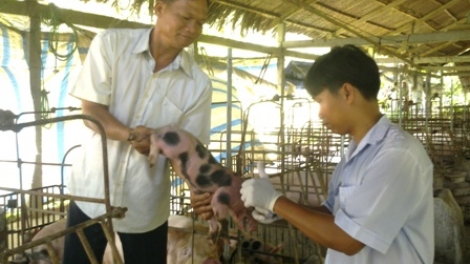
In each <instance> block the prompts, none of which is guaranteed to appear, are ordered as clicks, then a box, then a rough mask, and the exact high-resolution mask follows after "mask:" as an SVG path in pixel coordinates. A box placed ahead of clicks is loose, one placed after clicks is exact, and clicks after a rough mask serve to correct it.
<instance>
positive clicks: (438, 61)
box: [375, 56, 470, 64]
mask: <svg viewBox="0 0 470 264" xmlns="http://www.w3.org/2000/svg"><path fill="white" fill-rule="evenodd" d="M375 61H377V62H378V63H403V61H402V60H400V59H398V58H376V59H375ZM413 62H414V63H415V64H447V63H451V62H470V56H449V57H427V58H415V59H413Z"/></svg>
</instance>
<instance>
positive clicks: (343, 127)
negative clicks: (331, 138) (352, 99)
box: [313, 89, 348, 135]
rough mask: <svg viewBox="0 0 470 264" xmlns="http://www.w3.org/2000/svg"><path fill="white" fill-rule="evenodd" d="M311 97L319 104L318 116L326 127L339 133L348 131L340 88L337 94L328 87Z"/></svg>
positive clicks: (344, 102) (344, 101) (342, 133)
mask: <svg viewBox="0 0 470 264" xmlns="http://www.w3.org/2000/svg"><path fill="white" fill-rule="evenodd" d="M313 99H314V100H315V101H316V102H317V103H318V104H319V106H320V107H319V112H318V117H319V118H320V119H321V120H322V121H323V124H324V125H325V126H326V127H327V128H328V129H331V131H332V132H333V133H338V134H341V135H344V134H346V133H348V125H347V124H348V120H347V117H346V116H347V111H346V106H347V104H346V100H345V99H344V98H343V97H342V96H341V90H340V91H339V92H338V93H337V94H332V93H331V92H330V91H329V90H328V89H324V90H323V91H322V92H321V93H320V94H318V95H317V96H315V97H314V98H313Z"/></svg>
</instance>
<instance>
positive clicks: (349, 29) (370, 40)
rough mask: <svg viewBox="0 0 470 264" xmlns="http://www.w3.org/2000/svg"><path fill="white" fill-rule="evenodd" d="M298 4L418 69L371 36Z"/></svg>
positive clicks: (310, 7)
mask: <svg viewBox="0 0 470 264" xmlns="http://www.w3.org/2000/svg"><path fill="white" fill-rule="evenodd" d="M283 1H292V0H283ZM300 4H301V5H302V7H303V8H304V9H305V10H306V11H308V12H310V13H312V14H315V15H317V16H319V17H321V18H323V19H325V20H326V21H328V22H330V23H333V24H334V25H337V26H340V27H343V28H345V29H346V30H348V31H349V32H351V33H353V34H355V35H356V36H358V37H360V38H362V39H364V40H366V41H367V42H369V43H371V44H372V45H373V46H374V47H377V48H379V49H380V50H382V51H383V52H384V53H386V54H387V55H390V56H394V57H397V58H400V59H401V60H402V61H404V62H406V63H408V64H409V65H410V66H413V67H416V68H419V65H416V64H414V62H413V61H412V60H410V59H409V58H407V57H405V56H403V55H401V54H400V53H398V52H396V51H395V50H393V49H391V48H388V47H386V46H382V44H381V43H379V42H376V41H375V40H374V39H372V38H371V36H365V35H364V34H362V33H360V32H359V31H357V30H356V29H353V28H352V27H350V26H348V25H346V24H345V23H343V22H341V21H339V20H337V19H335V18H333V17H331V16H330V15H328V14H325V13H324V12H322V11H320V10H318V9H316V8H313V7H312V6H310V5H307V4H304V3H302V2H300Z"/></svg>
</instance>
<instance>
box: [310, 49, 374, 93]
mask: <svg viewBox="0 0 470 264" xmlns="http://www.w3.org/2000/svg"><path fill="white" fill-rule="evenodd" d="M345 83H350V84H351V85H353V86H354V87H356V88H357V89H358V90H359V91H360V93H361V94H362V96H364V98H365V99H366V100H375V99H377V94H378V93H379V89H380V73H379V67H378V66H377V63H376V62H375V61H374V59H372V58H371V57H370V56H369V55H367V54H366V53H365V52H364V51H363V50H361V49H359V48H358V47H356V46H354V45H345V46H342V47H333V49H331V51H330V52H329V53H327V54H324V55H322V56H320V57H318V58H317V59H316V60H315V62H314V63H313V65H312V66H311V67H310V70H309V71H308V73H307V76H306V77H305V88H306V89H307V91H308V93H309V94H310V95H311V96H312V97H315V96H317V95H318V94H320V93H321V92H322V91H323V90H325V89H328V90H329V91H330V92H331V93H333V94H336V93H337V92H338V90H339V89H340V88H341V87H342V86H343V85H344V84H345Z"/></svg>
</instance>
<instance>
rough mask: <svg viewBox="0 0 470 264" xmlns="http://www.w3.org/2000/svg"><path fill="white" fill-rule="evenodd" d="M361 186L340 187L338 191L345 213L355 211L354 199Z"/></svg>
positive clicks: (340, 203) (341, 206) (340, 204)
mask: <svg viewBox="0 0 470 264" xmlns="http://www.w3.org/2000/svg"><path fill="white" fill-rule="evenodd" d="M358 188H359V186H356V185H350V186H340V187H339V191H338V196H339V199H338V200H339V206H340V208H341V209H342V210H343V211H345V212H351V211H354V206H355V202H354V200H355V199H354V198H355V195H357V194H355V193H356V192H357V189H358Z"/></svg>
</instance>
